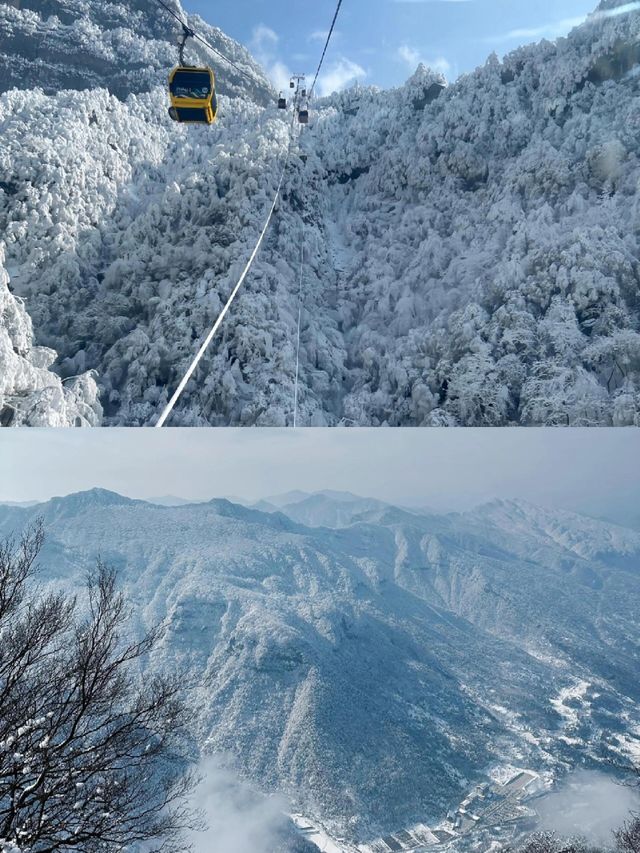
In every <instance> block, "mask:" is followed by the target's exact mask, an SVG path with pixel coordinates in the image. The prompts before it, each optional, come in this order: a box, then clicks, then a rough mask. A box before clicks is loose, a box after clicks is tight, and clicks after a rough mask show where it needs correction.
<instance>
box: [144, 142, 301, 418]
mask: <svg viewBox="0 0 640 853" xmlns="http://www.w3.org/2000/svg"><path fill="white" fill-rule="evenodd" d="M292 141H293V137H291V138H290V140H289V150H288V152H287V158H286V160H285V162H284V166H283V167H282V173H281V175H280V180H279V181H278V188H277V190H276V194H275V197H274V199H273V204H272V205H271V210H270V211H269V215H268V216H267V221H266V222H265V224H264V228H263V229H262V231H261V233H260V236H259V237H258V242H257V243H256V245H255V248H254V250H253V252H252V253H251V256H250V258H249V260H248V261H247V264H246V266H245V268H244V269H243V271H242V275H241V276H240V278H239V279H238V283H237V284H236V286H235V287H234V288H233V290H232V291H231V296H230V297H229V298H228V299H227V302H226V305H225V306H224V308H223V309H222V311H221V312H220V316H219V317H218V319H217V320H216V322H215V323H214V325H213V327H212V329H211V331H210V332H209V334H208V335H207V337H206V338H205V341H204V343H203V344H202V346H201V347H200V349H199V350H198V354H197V355H196V357H195V358H194V359H193V361H192V362H191V365H190V366H189V369H188V370H187V372H186V373H185V375H184V376H183V377H182V380H181V382H180V384H179V385H178V387H177V388H176V390H175V393H174V395H173V397H172V398H171V400H169V403H168V404H167V406H166V408H165V410H164V412H163V413H162V415H161V416H160V419H159V420H158V422H157V424H156V427H162V426H164V424H165V421H166V420H167V418H168V417H169V415H170V414H171V412H172V411H173V407H174V406H175V404H176V403H177V402H178V400H179V399H180V395H181V394H182V392H183V391H184V389H185V388H186V386H187V383H188V382H189V380H190V379H191V377H192V376H193V372H194V371H195V369H196V367H197V366H198V364H199V363H200V360H201V358H202V356H203V355H204V354H205V352H206V351H207V348H208V347H209V344H210V343H211V341H212V340H213V338H214V336H215V334H216V332H217V331H218V329H219V328H220V326H221V324H222V321H223V320H224V318H225V316H226V313H227V311H228V310H229V308H231V305H232V303H233V300H234V299H235V298H236V295H237V293H238V291H239V290H240V288H241V287H242V285H243V283H244V280H245V278H246V277H247V273H248V272H249V270H250V269H251V265H252V264H253V262H254V260H255V257H256V255H257V254H258V251H259V250H260V246H261V245H262V241H263V240H264V236H265V234H266V233H267V230H268V229H269V225H270V224H271V218H272V217H273V212H274V211H275V209H276V206H277V204H278V199H279V198H280V191H281V189H282V185H283V183H284V176H285V174H286V171H287V166H288V165H289V159H290V158H291V149H292V145H291V143H292Z"/></svg>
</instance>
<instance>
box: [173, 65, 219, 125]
mask: <svg viewBox="0 0 640 853" xmlns="http://www.w3.org/2000/svg"><path fill="white" fill-rule="evenodd" d="M169 96H170V98H171V107H170V108H169V115H170V116H171V118H172V119H173V120H174V121H178V122H181V123H192V124H212V122H214V121H215V120H216V116H217V114H218V99H217V97H216V78H215V75H214V73H213V71H212V69H211V68H208V67H207V68H192V67H190V66H181V65H179V66H177V67H176V68H174V69H173V70H172V72H171V74H169Z"/></svg>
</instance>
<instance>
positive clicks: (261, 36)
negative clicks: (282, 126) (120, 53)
mask: <svg viewBox="0 0 640 853" xmlns="http://www.w3.org/2000/svg"><path fill="white" fill-rule="evenodd" d="M597 2H598V0H344V2H343V6H342V10H341V12H340V18H339V20H338V26H337V37H336V38H335V41H334V42H333V44H332V46H331V48H330V53H329V54H328V56H327V60H326V72H327V73H326V76H325V78H324V79H323V80H322V86H321V94H322V93H325V92H327V91H328V90H332V89H333V88H338V87H341V86H342V85H345V84H348V83H349V82H352V81H353V78H354V76H358V77H359V78H360V79H361V80H362V82H363V83H368V84H375V85H378V86H382V87H385V88H386V87H389V86H394V85H399V84H401V83H402V82H404V80H406V78H407V77H408V76H409V75H410V74H411V73H412V72H413V71H414V70H415V67H416V66H417V64H418V62H419V61H420V60H423V61H425V62H427V63H428V64H430V65H431V66H432V67H437V68H439V69H441V70H442V71H443V72H444V73H445V74H446V76H447V78H448V79H449V80H452V79H455V77H457V76H458V75H459V74H462V73H465V72H467V71H471V70H473V69H474V68H475V67H477V66H478V65H481V64H482V63H484V61H485V59H486V58H487V56H489V54H490V53H491V52H492V51H494V50H495V51H496V53H497V54H498V55H499V56H502V55H504V54H505V53H507V52H509V51H510V50H513V49H514V48H516V47H518V46H519V45H521V44H526V43H528V42H532V41H539V40H540V39H541V38H545V37H546V38H550V39H553V38H557V37H558V36H561V35H566V33H567V32H568V31H569V30H570V29H571V28H572V27H573V26H575V24H577V23H579V22H580V21H581V20H582V19H584V18H585V16H586V15H587V14H589V12H592V11H593V10H594V9H595V7H596V5H597ZM183 5H184V7H185V8H186V9H187V11H189V12H198V13H199V14H200V15H201V16H202V17H203V18H204V19H205V20H206V21H208V22H209V23H212V24H214V25H216V26H218V27H220V28H221V29H222V30H224V31H225V32H226V33H227V34H228V35H230V36H232V37H233V38H235V39H237V40H238V41H240V42H242V43H243V44H245V45H247V46H248V47H249V48H250V49H251V50H252V52H253V53H254V55H255V56H256V57H257V58H259V59H260V60H261V61H262V62H263V64H264V65H265V66H268V67H269V69H270V70H271V72H272V74H273V75H274V76H275V77H278V76H280V77H282V78H284V77H286V75H287V74H288V73H291V72H293V71H300V72H304V73H311V72H312V71H314V70H315V67H316V65H317V62H318V59H319V56H320V53H321V50H322V45H323V36H326V30H327V29H328V26H329V24H330V22H331V18H332V17H333V13H334V10H335V0H316V2H309V0H232V2H230V0H227V2H222V3H221V2H215V3H214V2H213V0H183Z"/></svg>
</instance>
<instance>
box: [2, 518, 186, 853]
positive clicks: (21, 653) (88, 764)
mask: <svg viewBox="0 0 640 853" xmlns="http://www.w3.org/2000/svg"><path fill="white" fill-rule="evenodd" d="M42 543H43V532H42V527H41V526H39V525H36V526H35V527H32V528H30V529H28V530H27V531H26V532H25V533H24V535H23V536H22V538H21V539H20V540H19V541H16V540H15V539H12V538H10V539H8V540H5V541H4V542H3V543H2V544H0V839H2V840H0V849H2V850H3V853H5V851H8V850H12V849H13V847H12V845H14V846H15V847H17V848H19V849H20V850H21V851H22V853H30V851H36V850H37V851H39V853H49V851H51V853H53V851H61V850H78V851H83V853H90V851H114V853H115V851H120V850H122V849H124V847H125V846H127V847H128V846H129V845H131V844H134V843H136V842H143V841H153V849H154V850H156V851H172V853H173V851H177V850H181V849H184V848H183V846H182V841H181V839H182V831H183V829H184V828H185V827H186V826H187V825H188V824H189V823H190V821H191V819H192V816H191V814H190V812H189V809H188V807H187V804H186V797H187V795H188V793H189V791H190V789H191V785H192V776H191V774H190V771H189V769H188V763H189V759H188V737H187V734H186V729H185V727H186V725H187V724H188V715H187V713H186V711H185V708H184V705H183V703H182V701H181V698H180V695H181V686H180V684H179V682H178V680H177V679H172V678H166V677H160V676H153V675H147V676H146V677H145V679H144V682H143V681H142V679H141V677H140V676H139V674H138V670H137V664H138V663H139V662H140V660H141V659H142V658H144V657H145V656H146V655H147V654H148V653H149V651H150V650H151V649H152V647H153V645H154V644H155V642H156V640H157V639H158V636H159V635H158V631H152V632H151V633H149V634H147V635H146V636H145V637H143V638H142V639H141V640H139V641H136V640H133V639H132V638H131V637H130V636H127V628H128V609H127V605H126V602H125V599H124V597H123V595H122V594H121V593H119V592H118V590H117V588H116V580H115V576H114V574H113V572H111V571H110V570H108V569H106V568H105V567H104V566H102V565H98V567H97V569H96V570H95V571H94V572H93V573H92V574H91V575H90V577H89V581H88V594H87V602H86V609H85V610H84V612H83V610H82V608H81V604H80V602H78V603H77V602H76V600H75V599H74V598H70V597H69V596H68V595H65V594H62V593H50V594H43V593H40V592H38V590H37V589H36V588H34V586H33V575H34V572H35V568H36V559H37V557H38V554H39V552H40V549H41V546H42Z"/></svg>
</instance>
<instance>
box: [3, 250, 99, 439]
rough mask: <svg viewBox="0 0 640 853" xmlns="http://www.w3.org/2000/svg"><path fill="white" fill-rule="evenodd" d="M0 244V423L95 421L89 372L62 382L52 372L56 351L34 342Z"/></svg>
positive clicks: (95, 403)
mask: <svg viewBox="0 0 640 853" xmlns="http://www.w3.org/2000/svg"><path fill="white" fill-rule="evenodd" d="M3 263H4V252H3V249H2V244H0V425H1V426H97V425H98V424H99V423H100V419H101V417H102V409H101V407H100V403H99V402H98V388H97V385H96V383H95V380H94V378H93V375H92V374H90V373H84V374H83V375H81V376H76V377H74V378H73V379H71V380H70V381H68V382H65V383H63V382H62V381H61V380H60V378H59V377H58V376H57V375H56V374H55V373H53V372H52V370H51V364H52V363H53V362H54V361H55V358H56V353H55V352H53V350H50V349H47V348H46V347H36V346H34V344H33V329H32V325H31V318H30V317H29V315H28V314H27V312H26V310H25V308H24V304H23V302H22V300H21V299H19V298H18V297H16V296H14V295H13V294H12V293H11V291H10V290H9V276H8V274H7V271H6V270H5V268H4V266H3Z"/></svg>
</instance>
